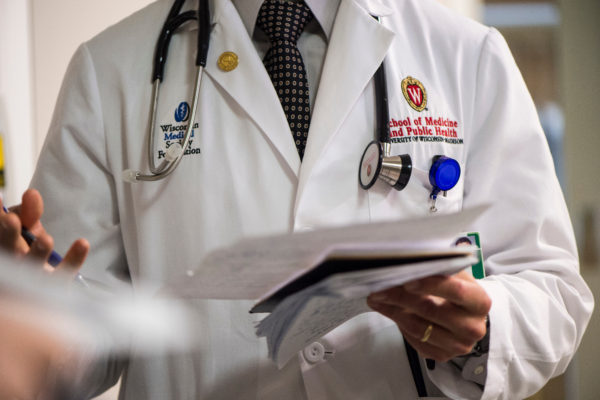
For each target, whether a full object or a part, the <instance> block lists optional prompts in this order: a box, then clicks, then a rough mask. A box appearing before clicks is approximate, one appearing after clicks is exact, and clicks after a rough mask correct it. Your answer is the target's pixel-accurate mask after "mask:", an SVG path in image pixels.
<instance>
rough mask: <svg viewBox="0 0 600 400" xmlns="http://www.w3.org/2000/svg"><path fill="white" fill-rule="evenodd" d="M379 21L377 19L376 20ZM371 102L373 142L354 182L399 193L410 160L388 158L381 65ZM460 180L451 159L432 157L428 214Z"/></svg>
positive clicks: (389, 144) (407, 175)
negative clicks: (374, 123)
mask: <svg viewBox="0 0 600 400" xmlns="http://www.w3.org/2000/svg"><path fill="white" fill-rule="evenodd" d="M376 19H377V20H379V18H376ZM374 81H375V102H376V109H377V130H376V131H375V140H372V141H371V142H369V144H367V147H366V148H365V151H364V152H363V155H362V157H361V159H360V164H359V168H358V182H359V184H360V186H361V187H362V188H363V189H365V190H368V189H370V188H371V187H373V185H375V183H376V182H377V181H378V180H381V181H383V182H385V183H386V184H388V185H389V186H391V187H393V188H394V189H396V190H398V191H400V190H402V189H404V188H405V187H406V186H407V185H408V182H409V181H410V177H411V174H412V159H411V157H410V155H408V154H401V155H391V149H392V140H391V137H390V126H389V121H390V116H389V101H388V95H387V82H386V77H385V67H384V63H383V62H382V63H381V65H380V66H379V68H378V69H377V72H376V73H375V78H374ZM459 179H460V164H459V163H458V161H456V160H455V159H453V158H450V157H447V156H444V155H436V156H434V157H433V159H432V163H431V168H430V169H429V183H430V185H431V186H432V190H431V193H430V195H429V199H430V204H431V206H430V208H429V210H430V211H431V212H436V211H437V207H436V202H437V198H438V195H439V194H440V193H443V195H446V192H447V191H449V190H450V189H452V188H453V187H454V186H456V184H457V183H458V180H459Z"/></svg>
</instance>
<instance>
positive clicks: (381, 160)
mask: <svg viewBox="0 0 600 400" xmlns="http://www.w3.org/2000/svg"><path fill="white" fill-rule="evenodd" d="M411 173H412V159H411V158H410V156H409V155H408V154H402V155H398V156H389V155H384V150H383V145H382V144H381V143H380V142H378V141H376V140H373V141H372V142H371V143H369V144H368V145H367V148H366V149H365V151H364V153H363V155H362V158H361V160H360V167H359V171H358V180H359V183H360V186H361V187H362V188H363V189H365V190H368V189H370V188H371V187H372V186H373V185H374V184H375V182H376V181H377V179H381V180H382V181H384V182H385V183H387V184H388V185H390V186H392V187H393V188H394V189H396V190H402V189H404V188H405V187H406V185H407V184H408V181H409V180H410V175H411Z"/></svg>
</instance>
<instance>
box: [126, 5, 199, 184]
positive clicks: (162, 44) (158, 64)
mask: <svg viewBox="0 0 600 400" xmlns="http://www.w3.org/2000/svg"><path fill="white" fill-rule="evenodd" d="M183 3H185V0H175V3H174V4H173V6H172V7H171V10H170V11H169V15H168V17H167V20H166V21H165V23H164V25H163V27H162V30H161V32H160V35H159V37H158V41H157V42H156V49H155V54H154V69H153V72H152V82H153V86H152V102H151V108H150V125H149V128H148V136H149V138H148V160H149V161H148V163H149V166H150V173H149V174H143V173H142V172H140V171H134V170H131V169H127V170H125V171H123V176H122V177H123V180H124V181H126V182H130V183H135V182H139V181H158V180H161V179H163V178H166V177H167V176H169V175H170V174H171V173H172V172H173V171H174V170H175V168H177V165H179V162H180V161H181V159H182V158H183V154H184V150H185V149H186V148H187V146H188V143H189V142H190V138H191V136H192V131H193V129H194V124H193V123H190V124H189V125H188V127H187V129H186V131H185V135H184V137H183V140H182V142H181V144H180V143H178V142H175V143H173V144H172V145H171V146H169V148H168V149H167V151H166V155H165V160H163V161H162V162H161V164H160V165H159V166H158V167H157V166H156V165H155V163H154V128H155V126H156V110H157V108H158V99H159V92H160V84H161V83H162V80H163V74H164V70H165V64H166V62H167V55H168V52H169V44H170V43H171V38H172V36H173V33H174V32H175V31H176V30H177V29H178V28H179V27H180V26H182V25H183V24H185V23H187V22H190V21H198V44H197V46H198V52H197V54H196V82H195V84H194V94H193V97H192V107H191V113H190V121H195V118H196V113H197V111H198V99H199V97H200V84H201V82H202V75H203V72H204V67H206V58H207V55H208V45H209V42H210V10H209V7H208V0H199V5H198V10H197V11H186V12H184V13H181V8H182V7H183Z"/></svg>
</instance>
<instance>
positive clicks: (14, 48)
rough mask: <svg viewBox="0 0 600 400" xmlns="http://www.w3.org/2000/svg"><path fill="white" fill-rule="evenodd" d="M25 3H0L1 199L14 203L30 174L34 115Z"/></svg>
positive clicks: (15, 0) (0, 0) (13, 0)
mask: <svg viewBox="0 0 600 400" xmlns="http://www.w3.org/2000/svg"><path fill="white" fill-rule="evenodd" d="M32 95H33V84H32V59H31V24H30V7H29V2H28V1H23V0H0V134H1V135H2V136H3V138H4V156H5V178H6V187H5V188H4V193H3V195H4V199H5V201H6V204H14V203H16V202H17V201H18V200H19V198H20V194H21V192H22V191H23V190H24V189H25V187H26V185H27V182H29V179H30V178H31V174H32V172H33V161H34V143H33V138H32V135H33V131H34V123H33V121H34V113H33V111H32V108H33V99H32Z"/></svg>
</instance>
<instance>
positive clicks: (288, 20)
mask: <svg viewBox="0 0 600 400" xmlns="http://www.w3.org/2000/svg"><path fill="white" fill-rule="evenodd" d="M312 18H313V14H312V13H311V11H310V9H309V8H308V6H307V5H306V4H304V2H303V1H299V2H291V1H284V0H266V1H265V2H264V3H263V5H262V7H261V8H260V11H259V13H258V19H257V21H256V23H257V25H258V26H259V27H260V28H261V29H262V30H263V31H264V32H265V33H266V34H267V36H268V37H269V41H270V42H271V48H270V49H269V51H267V54H266V55H265V58H264V59H263V63H264V64H265V68H266V69H267V72H268V73H269V76H270V77H271V81H272V82H273V86H274V87H275V91H276V92H277V95H278V96H279V101H280V102H281V106H282V107H283V111H284V112H285V116H286V118H287V120H288V123H289V124H290V129H291V131H292V135H293V137H294V141H295V142H296V148H297V149H298V154H299V155H300V159H302V157H303V156H304V148H305V147H306V139H307V138H308V128H309V126H310V102H309V97H308V81H307V80H306V70H305V68H304V62H302V56H301V55H300V51H298V47H297V46H296V41H297V40H298V37H300V34H301V33H302V31H303V30H304V27H305V26H306V24H307V23H308V22H309V21H310V20H311V19H312Z"/></svg>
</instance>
